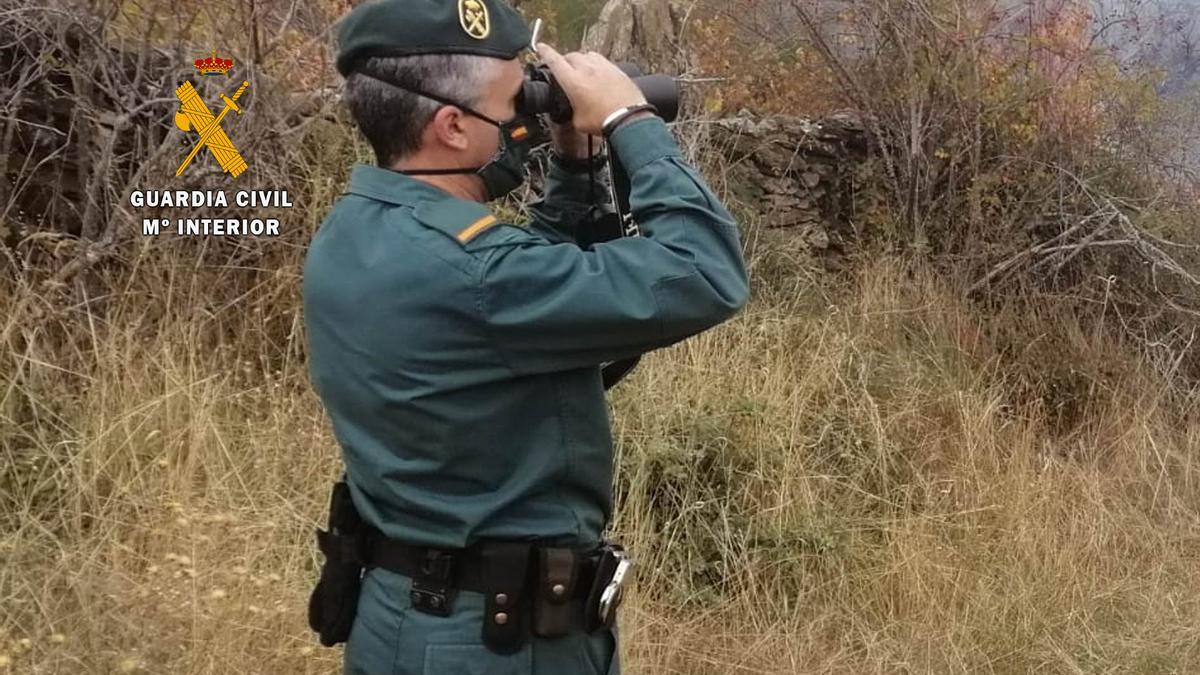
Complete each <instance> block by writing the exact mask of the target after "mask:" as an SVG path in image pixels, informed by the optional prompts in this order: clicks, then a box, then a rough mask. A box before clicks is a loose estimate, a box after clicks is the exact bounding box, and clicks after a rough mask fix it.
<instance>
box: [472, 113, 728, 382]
mask: <svg viewBox="0 0 1200 675" xmlns="http://www.w3.org/2000/svg"><path fill="white" fill-rule="evenodd" d="M610 151H613V152H615V153H616V155H617V158H618V160H619V161H620V162H621V163H622V165H623V166H624V168H625V170H626V172H627V173H628V174H629V177H630V185H631V191H630V208H631V212H632V214H633V217H634V219H635V220H636V221H637V222H638V224H639V225H640V226H641V230H642V234H643V236H641V237H627V238H621V239H615V240H612V241H608V242H603V243H599V244H596V245H595V246H593V247H592V248H591V250H587V251H585V250H583V249H580V248H579V247H578V246H576V245H574V244H572V243H567V242H559V243H554V242H552V241H547V240H546V239H544V238H542V237H539V236H534V235H532V234H529V235H527V236H525V237H522V238H520V239H516V240H514V241H511V242H508V243H506V244H505V245H503V246H496V247H493V248H490V249H488V250H487V251H486V252H485V253H484V255H483V256H482V264H481V266H480V271H479V274H480V278H479V283H480V309H481V312H482V315H483V319H484V321H485V322H486V324H487V327H488V330H489V332H490V334H491V336H492V338H493V339H494V340H495V342H496V343H497V345H498V348H499V350H500V352H501V354H502V356H503V357H504V359H505V361H506V362H507V363H508V365H509V367H510V368H511V369H512V370H513V371H515V372H517V373H536V372H550V371H556V370H567V369H571V368H579V367H585V366H589V365H596V364H599V363H603V362H606V361H614V360H618V359H625V358H629V357H632V356H636V355H638V354H642V353H645V352H647V351H651V350H653V349H657V348H660V347H665V346H667V345H670V344H673V343H675V342H678V341H680V340H682V339H684V338H687V337H689V336H691V335H695V334H696V333H699V332H701V331H703V330H705V329H707V328H710V327H712V326H715V325H717V324H719V323H721V322H722V321H724V320H726V319H728V318H730V317H731V316H733V315H734V314H735V313H737V311H738V310H739V309H741V307H742V306H744V305H745V303H746V300H747V298H748V295H749V282H748V279H747V274H746V266H745V261H744V260H743V257H742V246H741V242H740V240H739V237H738V229H737V225H736V224H735V223H734V221H733V218H732V216H730V214H729V212H728V211H727V210H726V209H725V207H723V206H722V205H721V204H720V202H718V200H717V199H716V197H715V196H714V195H713V194H712V192H711V191H710V190H709V188H708V186H707V185H706V184H705V183H704V180H703V179H702V178H701V177H700V175H699V174H698V173H697V172H696V170H695V169H693V168H692V167H691V166H689V165H688V164H687V163H686V162H684V160H683V159H682V157H681V156H680V153H679V149H678V146H677V145H676V144H675V141H674V139H673V138H672V136H671V134H670V132H669V131H668V130H667V127H666V125H665V124H664V123H663V121H662V120H661V119H659V118H657V117H654V118H647V119H642V120H637V121H634V122H630V123H628V124H626V125H624V126H622V127H621V128H620V129H618V130H617V131H616V132H615V133H614V134H613V136H612V138H611V139H610Z"/></svg>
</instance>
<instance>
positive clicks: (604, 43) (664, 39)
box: [583, 0, 686, 74]
mask: <svg viewBox="0 0 1200 675" xmlns="http://www.w3.org/2000/svg"><path fill="white" fill-rule="evenodd" d="M685 13H686V10H685V8H683V7H679V6H677V5H675V4H674V3H672V2H671V0H609V1H608V2H607V3H606V4H605V5H604V7H603V9H601V10H600V17H599V19H597V21H596V23H595V24H593V25H592V26H591V27H590V28H589V29H588V32H587V34H586V35H585V36H584V38H583V49H585V50H591V51H596V52H599V53H601V54H603V55H605V56H606V57H608V59H609V60H611V61H616V62H622V61H629V62H633V63H636V64H637V65H639V66H640V67H641V68H642V70H643V71H644V72H647V73H650V72H659V73H669V74H677V73H680V72H683V70H685V67H686V63H685V59H684V57H683V56H682V55H681V54H680V50H679V30H680V27H681V25H682V23H683V16H684V14H685Z"/></svg>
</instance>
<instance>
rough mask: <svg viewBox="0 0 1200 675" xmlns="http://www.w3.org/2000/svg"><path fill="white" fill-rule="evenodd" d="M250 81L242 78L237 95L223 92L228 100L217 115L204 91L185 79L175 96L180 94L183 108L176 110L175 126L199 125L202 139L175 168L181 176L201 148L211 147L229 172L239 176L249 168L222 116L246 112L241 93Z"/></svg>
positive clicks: (222, 166)
mask: <svg viewBox="0 0 1200 675" xmlns="http://www.w3.org/2000/svg"><path fill="white" fill-rule="evenodd" d="M249 86H250V83H249V82H247V81H242V86H241V87H240V88H238V90H237V92H235V93H234V95H233V98H230V97H228V96H226V95H225V94H221V98H222V99H223V100H224V101H225V108H224V109H223V110H221V112H219V113H217V116H216V117H213V114H212V112H211V111H210V110H209V109H208V106H207V105H205V104H204V101H203V100H201V98H200V94H197V93H196V88H195V87H193V86H192V83H191V82H184V83H183V84H181V85H179V88H178V89H176V90H175V96H176V97H178V98H179V105H180V109H179V111H178V112H176V113H175V126H177V127H179V128H180V129H182V130H184V131H188V130H191V129H195V130H196V133H198V134H200V140H199V142H197V143H196V146H195V147H193V148H192V151H191V152H190V153H189V154H188V156H187V159H185V160H183V164H180V165H179V170H178V171H176V172H175V175H176V176H178V175H180V174H182V173H183V170H184V169H186V168H187V166H188V164H190V163H191V161H192V159H194V158H195V157H196V153H198V152H200V148H203V147H207V148H208V150H209V152H211V153H212V154H213V157H215V158H216V159H217V163H218V164H220V165H221V168H222V169H224V170H225V172H226V173H229V174H231V175H233V177H234V178H236V177H237V176H238V175H239V174H240V173H242V172H243V171H245V170H246V160H244V159H242V154H241V153H240V152H238V149H237V147H236V146H234V144H233V141H231V140H229V136H226V135H225V130H224V129H222V128H221V120H223V119H225V116H226V115H228V114H229V111H230V110H232V111H234V112H235V113H237V114H239V115H240V114H242V109H241V108H239V107H238V105H237V102H236V101H237V100H238V97H240V96H241V95H242V93H243V92H245V91H246V87H249Z"/></svg>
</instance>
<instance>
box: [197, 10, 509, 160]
mask: <svg viewBox="0 0 1200 675" xmlns="http://www.w3.org/2000/svg"><path fill="white" fill-rule="evenodd" d="M468 1H474V2H477V1H478V0H468ZM485 23H486V16H485ZM231 68H233V60H232V59H222V58H218V57H217V52H216V50H213V54H212V56H211V57H210V58H206V59H196V70H197V71H198V72H199V73H200V74H201V75H206V76H211V75H225V74H227V73H229V70H230V69H231ZM249 86H250V83H249V82H245V81H243V82H242V86H241V87H239V88H238V90H237V91H236V92H234V94H233V96H232V97H230V96H227V95H225V94H221V101H222V102H224V103H225V107H223V108H222V109H221V110H220V111H218V112H217V114H215V115H214V114H213V112H212V110H210V109H209V107H208V106H207V105H205V103H204V101H203V100H202V99H201V98H200V94H199V93H198V92H197V91H196V88H195V87H193V86H192V83H191V82H184V83H183V84H181V85H180V86H179V88H178V89H176V90H175V96H176V97H177V98H178V99H179V111H178V112H176V113H175V126H177V127H179V128H180V129H182V130H183V131H195V132H196V135H197V136H198V137H199V138H198V139H197V141H196V144H195V145H194V146H192V151H191V152H190V153H188V156H187V158H186V159H184V160H183V164H180V165H179V170H178V171H176V172H175V175H176V176H178V175H180V174H182V173H183V170H184V169H186V168H187V166H188V164H191V162H192V160H193V159H194V158H195V157H196V154H197V153H199V152H200V149H201V148H208V151H209V152H211V153H212V155H213V157H215V158H216V160H217V163H218V164H220V165H221V168H222V169H224V171H225V172H226V173H228V174H231V175H232V176H234V177H235V178H236V177H237V176H238V175H239V174H241V173H242V172H243V171H245V170H246V160H245V159H244V158H243V157H242V154H241V153H240V152H238V149H237V146H235V145H234V144H233V141H231V140H229V136H227V135H226V134H225V130H224V129H222V128H221V122H222V121H223V120H224V119H225V116H226V115H228V114H229V111H231V110H232V111H233V112H234V113H237V114H238V115H240V114H242V109H241V108H239V107H238V105H237V100H238V99H239V98H240V97H241V96H242V94H243V93H244V92H245V91H246V87H249Z"/></svg>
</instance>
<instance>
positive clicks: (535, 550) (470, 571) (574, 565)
mask: <svg viewBox="0 0 1200 675" xmlns="http://www.w3.org/2000/svg"><path fill="white" fill-rule="evenodd" d="M317 545H318V547H319V548H320V550H321V552H322V553H324V554H325V562H324V563H323V564H322V565H321V574H320V577H319V579H318V580H317V585H316V587H315V588H313V592H312V594H311V595H310V596H309V603H308V623H309V626H310V627H311V628H312V629H313V630H314V631H316V632H317V633H318V635H319V636H320V639H321V644H323V645H326V646H332V645H334V644H338V643H340V642H345V641H346V640H348V639H349V635H350V631H351V628H352V627H353V625H354V617H355V614H356V612H357V604H358V596H359V590H360V588H361V585H362V576H363V569H364V568H368V567H380V568H383V569H387V570H391V571H393V572H396V573H397V574H402V575H404V576H407V577H410V578H412V590H411V591H410V593H409V597H410V598H411V600H412V606H413V609H415V610H417V611H421V612H425V613H427V614H433V615H437V616H449V615H450V613H451V612H452V611H453V605H454V596H455V594H456V592H457V591H459V590H466V591H474V592H476V593H481V594H483V597H484V605H485V607H484V611H485V614H484V621H483V642H484V644H485V645H487V646H488V648H489V649H491V650H492V651H494V652H497V653H500V654H510V653H513V652H515V651H518V650H519V649H521V647H522V646H523V645H524V644H525V642H526V640H527V639H528V637H529V635H530V634H533V635H536V636H538V637H546V638H553V637H561V636H563V635H566V634H567V633H568V632H569V629H570V627H571V625H573V624H577V623H578V621H577V619H576V620H574V621H573V620H572V618H573V617H577V616H578V612H579V611H580V607H579V603H578V602H572V600H578V599H580V598H582V599H584V602H583V603H582V604H583V607H582V610H583V625H584V628H585V629H586V630H588V631H589V632H590V631H595V630H599V629H600V628H607V627H609V626H611V625H612V623H613V621H614V617H615V615H616V610H617V607H618V605H620V603H621V597H622V589H623V587H624V584H625V581H626V580H627V577H628V576H629V575H628V573H629V570H630V567H631V563H630V560H629V558H628V557H627V556H626V555H625V550H624V549H623V548H621V546H619V545H617V544H613V543H609V542H604V543H603V544H602V545H600V546H598V547H596V548H593V549H591V550H581V549H575V548H560V547H554V546H548V545H544V544H541V543H539V542H516V541H495V540H491V541H484V542H480V543H478V544H475V545H473V546H471V547H469V548H463V549H444V548H431V547H427V546H416V545H412V544H409V543H406V542H401V541H397V540H394V539H388V538H386V537H384V536H383V534H382V533H380V532H379V531H378V530H376V529H375V528H373V527H371V526H370V525H368V524H367V523H366V522H365V521H363V519H362V517H361V516H360V515H359V513H358V511H357V510H356V509H355V508H354V503H353V501H352V500H351V498H350V491H349V487H348V485H347V484H346V483H345V482H344V481H338V482H337V483H335V484H334V487H333V491H332V492H331V494H330V501H329V529H327V530H320V529H318V530H317Z"/></svg>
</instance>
